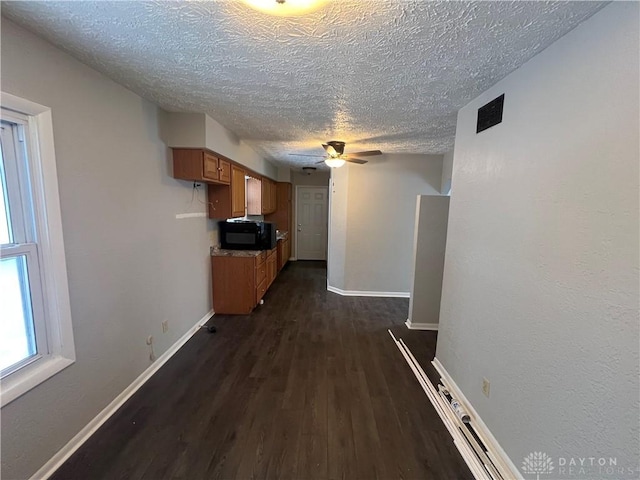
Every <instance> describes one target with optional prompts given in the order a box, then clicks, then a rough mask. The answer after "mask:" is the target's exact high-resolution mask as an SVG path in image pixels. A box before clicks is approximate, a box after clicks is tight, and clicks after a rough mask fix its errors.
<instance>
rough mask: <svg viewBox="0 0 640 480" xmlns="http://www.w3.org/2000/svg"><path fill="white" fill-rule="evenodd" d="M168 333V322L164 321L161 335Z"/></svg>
mask: <svg viewBox="0 0 640 480" xmlns="http://www.w3.org/2000/svg"><path fill="white" fill-rule="evenodd" d="M168 331H169V320H165V321H164V322H162V333H167V332H168Z"/></svg>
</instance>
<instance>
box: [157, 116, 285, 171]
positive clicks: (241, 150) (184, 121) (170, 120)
mask: <svg viewBox="0 0 640 480" xmlns="http://www.w3.org/2000/svg"><path fill="white" fill-rule="evenodd" d="M161 132H162V140H163V141H164V142H165V143H166V144H167V145H168V146H170V147H185V148H208V149H210V150H213V151H214V152H217V153H219V154H221V155H224V156H226V157H229V158H230V159H231V160H234V161H236V162H238V163H241V164H243V165H244V166H246V167H248V168H250V169H252V170H253V171H254V172H256V173H259V174H261V175H265V176H267V177H269V178H271V179H273V180H276V179H277V178H278V168H277V167H276V166H275V165H274V164H272V163H271V162H269V161H267V160H265V159H264V158H262V157H261V156H260V155H258V153H256V151H255V150H253V148H251V146H249V145H248V144H247V143H245V142H243V141H242V140H240V139H239V138H238V136H237V135H236V134H235V133H233V132H231V131H230V130H227V129H226V128H225V127H223V126H222V125H221V124H220V123H218V122H217V121H216V120H214V119H213V118H211V117H210V116H209V115H206V114H204V113H179V112H178V113H176V112H165V113H164V115H163V118H162V125H161Z"/></svg>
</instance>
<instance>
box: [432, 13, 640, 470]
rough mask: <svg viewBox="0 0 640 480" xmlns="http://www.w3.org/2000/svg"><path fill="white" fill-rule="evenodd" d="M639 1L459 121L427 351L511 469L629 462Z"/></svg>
mask: <svg viewBox="0 0 640 480" xmlns="http://www.w3.org/2000/svg"><path fill="white" fill-rule="evenodd" d="M639 8H640V4H638V3H636V2H619V3H618V2H614V3H612V4H611V5H608V6H607V7H605V8H604V9H603V10H601V11H600V12H598V13H596V14H595V15H594V16H593V17H591V18H590V19H588V20H587V21H585V22H584V23H583V24H581V25H580V26H578V27H577V28H576V29H575V30H573V31H572V32H570V33H569V34H567V35H566V36H565V37H563V38H561V39H560V40H558V41H557V42H556V43H555V44H553V45H551V46H550V47H549V48H547V49H546V50H544V51H543V52H541V53H540V54H539V55H537V56H536V57H534V58H533V59H532V60H530V61H529V62H528V63H527V64H525V65H524V66H522V67H521V68H519V69H518V70H516V71H515V72H513V73H512V74H511V75H509V76H508V77H507V78H505V79H504V80H502V81H501V82H499V83H498V84H497V85H495V86H494V87H492V88H491V89H489V90H488V91H487V92H485V93H483V94H482V95H480V96H479V97H478V98H476V99H475V100H473V101H472V102H471V103H469V104H468V105H467V106H465V107H464V108H463V109H462V110H461V111H460V112H459V115H458V125H457V133H456V144H455V161H454V175H453V177H454V180H455V194H454V195H453V196H452V197H451V208H450V213H449V227H448V238H447V252H446V261H445V274H444V286H443V294H442V308H441V315H440V333H439V335H438V346H437V355H436V356H437V358H438V359H439V360H440V361H441V362H442V363H443V365H444V367H445V368H446V369H447V370H448V372H449V373H450V374H451V376H452V377H453V379H454V380H455V382H456V383H457V384H458V386H459V387H460V388H461V389H462V391H463V392H464V394H465V395H466V396H467V398H468V399H469V400H470V402H471V403H472V404H473V406H474V407H475V409H476V410H477V411H478V413H479V414H480V416H481V417H482V419H483V420H484V421H485V423H486V424H487V426H488V427H489V429H490V430H491V431H492V432H493V434H494V435H495V437H496V438H497V440H498V441H499V442H500V444H501V445H502V447H503V448H504V449H505V450H506V452H507V454H508V455H509V456H510V458H511V459H512V461H513V462H514V463H515V465H517V466H520V465H521V464H522V459H523V457H524V456H526V455H528V454H529V453H530V452H533V451H536V452H538V451H542V452H545V453H547V454H548V455H550V456H552V457H553V458H554V459H555V462H554V463H555V465H556V467H558V466H559V463H558V461H557V460H558V457H565V458H570V457H596V458H598V457H606V458H609V457H617V462H618V466H622V467H623V468H627V467H637V465H638V452H639V451H640V449H639V445H638V438H639V432H638V417H639V413H640V412H639V405H638V391H639V380H638V378H639V371H638V365H639V358H638V348H639V343H638V341H639V326H638V244H639V243H638V216H639V212H638V200H639V199H638V177H639V168H638V164H639V127H640V125H639V113H640V112H639V93H638V92H639V87H640V85H639V81H638V75H639V64H638V58H639V51H638V50H639V48H638V36H639V32H638V25H639V21H638V20H639ZM502 93H504V94H505V103H504V116H503V122H502V123H501V124H500V125H498V126H496V127H493V128H491V129H489V130H487V131H485V132H481V133H480V134H478V135H476V133H475V127H476V112H477V109H478V108H479V107H480V106H482V105H484V104H485V103H487V102H488V101H490V100H492V99H493V98H495V97H497V96H498V95H500V94H502ZM482 377H486V378H487V379H489V380H490V382H491V397H490V399H487V398H485V397H484V396H483V395H482V391H481V385H482ZM554 474H557V475H556V476H557V478H565V477H564V476H561V475H560V472H559V471H555V472H554ZM627 475H628V473H625V476H615V478H637V472H636V474H635V475H633V476H627ZM579 477H580V478H613V477H607V476H605V475H602V474H599V473H598V472H594V471H589V472H585V473H584V474H580V475H579Z"/></svg>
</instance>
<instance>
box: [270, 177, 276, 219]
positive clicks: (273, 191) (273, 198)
mask: <svg viewBox="0 0 640 480" xmlns="http://www.w3.org/2000/svg"><path fill="white" fill-rule="evenodd" d="M269 183H270V184H271V191H270V192H269V193H270V195H271V200H270V202H269V206H270V207H271V209H270V210H269V213H273V212H275V211H276V209H277V208H278V198H277V193H278V186H277V185H276V183H275V182H271V181H270V182H269Z"/></svg>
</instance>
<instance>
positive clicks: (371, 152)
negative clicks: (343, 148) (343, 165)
mask: <svg viewBox="0 0 640 480" xmlns="http://www.w3.org/2000/svg"><path fill="white" fill-rule="evenodd" d="M349 155H358V156H360V157H371V156H373V155H382V152H381V151H380V150H367V151H366V152H353V153H350V154H349Z"/></svg>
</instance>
